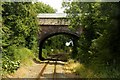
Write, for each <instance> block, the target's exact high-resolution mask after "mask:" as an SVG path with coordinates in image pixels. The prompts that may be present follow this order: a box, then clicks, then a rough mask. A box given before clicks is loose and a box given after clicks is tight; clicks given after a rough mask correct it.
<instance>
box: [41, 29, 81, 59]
mask: <svg viewBox="0 0 120 80" xmlns="http://www.w3.org/2000/svg"><path fill="white" fill-rule="evenodd" d="M60 34H62V35H68V36H70V37H71V38H72V41H73V44H74V46H76V47H77V44H78V43H77V42H78V39H79V36H78V35H77V34H76V33H73V32H70V31H68V32H66V31H62V32H51V33H49V34H44V35H42V36H43V37H41V38H40V40H39V59H40V60H45V59H44V58H43V57H42V48H43V45H44V43H45V41H46V40H48V38H50V37H53V36H56V35H60ZM76 47H74V49H73V52H74V51H76V50H75V49H76ZM73 56H74V55H73Z"/></svg>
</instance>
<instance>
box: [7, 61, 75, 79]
mask: <svg viewBox="0 0 120 80" xmlns="http://www.w3.org/2000/svg"><path fill="white" fill-rule="evenodd" d="M45 64H46V63H45V62H41V63H33V65H31V66H28V67H21V68H19V69H18V70H17V71H16V72H15V73H14V74H11V75H8V77H9V78H53V77H54V78H76V75H74V74H72V73H71V72H70V71H66V70H64V64H65V62H61V61H58V62H57V65H56V71H55V73H56V74H55V75H54V76H53V74H54V68H55V65H54V61H51V62H50V63H49V64H48V65H47V67H46V69H45V70H44V72H43V75H42V76H40V77H38V76H39V73H40V71H41V70H42V68H43V67H44V66H45Z"/></svg>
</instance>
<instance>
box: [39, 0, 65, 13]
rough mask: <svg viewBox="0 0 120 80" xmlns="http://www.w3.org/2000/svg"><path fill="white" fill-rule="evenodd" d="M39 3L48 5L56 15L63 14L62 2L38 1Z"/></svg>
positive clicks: (51, 0)
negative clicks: (54, 10)
mask: <svg viewBox="0 0 120 80" xmlns="http://www.w3.org/2000/svg"><path fill="white" fill-rule="evenodd" d="M38 1H39V2H43V3H45V4H48V5H50V6H51V7H53V8H54V9H56V10H57V12H56V13H63V11H64V9H63V8H62V2H63V0H38Z"/></svg>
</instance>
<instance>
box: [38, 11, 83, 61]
mask: <svg viewBox="0 0 120 80" xmlns="http://www.w3.org/2000/svg"><path fill="white" fill-rule="evenodd" d="M37 18H38V20H39V26H40V30H39V34H38V37H39V59H41V60H43V57H42V47H43V44H44V42H45V40H47V39H48V38H49V37H52V36H54V35H58V34H67V35H70V36H72V37H74V40H77V39H78V38H79V36H80V34H81V32H82V29H80V28H78V29H76V31H74V32H73V31H71V30H70V29H69V28H68V26H69V24H70V21H69V20H68V19H67V17H66V14H64V13H62V14H59V13H50V14H38V16H37Z"/></svg>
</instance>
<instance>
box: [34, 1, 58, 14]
mask: <svg viewBox="0 0 120 80" xmlns="http://www.w3.org/2000/svg"><path fill="white" fill-rule="evenodd" d="M34 7H35V9H36V12H37V13H55V12H56V10H55V9H53V8H52V7H51V6H49V5H47V4H44V3H42V2H36V3H34Z"/></svg>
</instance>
